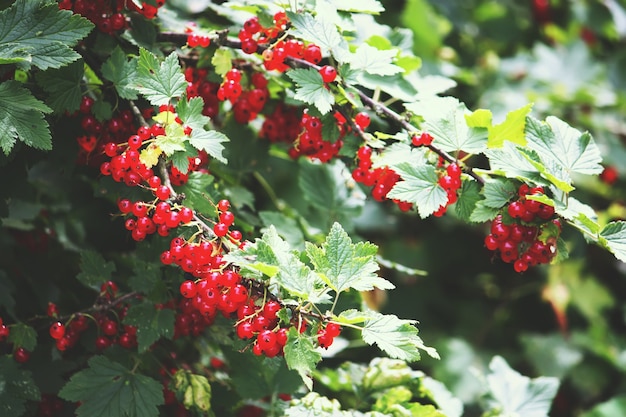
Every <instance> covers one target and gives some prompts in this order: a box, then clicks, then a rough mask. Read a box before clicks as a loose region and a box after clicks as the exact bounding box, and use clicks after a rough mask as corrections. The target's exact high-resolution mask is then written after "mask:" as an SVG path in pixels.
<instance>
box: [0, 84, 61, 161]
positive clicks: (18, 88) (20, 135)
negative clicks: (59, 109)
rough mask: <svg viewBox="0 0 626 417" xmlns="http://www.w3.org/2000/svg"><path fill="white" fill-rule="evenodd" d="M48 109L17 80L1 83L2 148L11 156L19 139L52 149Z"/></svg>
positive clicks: (38, 147)
mask: <svg viewBox="0 0 626 417" xmlns="http://www.w3.org/2000/svg"><path fill="white" fill-rule="evenodd" d="M51 111H52V109H50V108H49V107H48V106H46V105H45V104H44V103H43V102H41V101H39V100H37V99H36V98H35V97H33V95H32V94H31V93H30V91H28V90H27V89H25V88H24V87H23V86H22V84H21V83H19V82H17V81H5V82H3V83H2V84H0V148H2V151H3V152H4V154H5V155H8V154H9V152H11V149H13V146H15V143H16V141H17V139H19V140H20V141H22V142H24V143H25V144H26V145H28V146H31V147H33V148H35V149H42V150H50V149H52V136H51V135H50V129H49V127H48V122H47V121H46V120H45V119H44V115H43V114H44V113H49V112H51Z"/></svg>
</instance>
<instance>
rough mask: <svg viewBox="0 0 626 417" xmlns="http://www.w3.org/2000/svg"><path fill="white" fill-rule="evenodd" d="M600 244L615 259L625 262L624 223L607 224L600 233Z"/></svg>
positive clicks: (625, 224) (625, 229)
mask: <svg viewBox="0 0 626 417" xmlns="http://www.w3.org/2000/svg"><path fill="white" fill-rule="evenodd" d="M600 237H601V238H602V239H604V240H603V241H602V242H603V243H604V245H605V246H606V247H607V249H609V250H610V251H611V252H612V253H613V255H615V257H616V258H617V259H619V260H620V261H622V262H626V221H622V220H620V221H615V222H611V223H609V224H607V225H606V226H604V228H603V229H602V230H601V231H600Z"/></svg>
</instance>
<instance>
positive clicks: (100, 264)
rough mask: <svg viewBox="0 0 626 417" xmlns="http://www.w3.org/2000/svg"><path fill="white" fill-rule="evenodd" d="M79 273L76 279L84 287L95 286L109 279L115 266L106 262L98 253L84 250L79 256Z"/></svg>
mask: <svg viewBox="0 0 626 417" xmlns="http://www.w3.org/2000/svg"><path fill="white" fill-rule="evenodd" d="M80 271H81V272H79V273H78V275H76V278H77V279H78V280H79V281H80V282H82V283H83V284H84V285H86V286H88V287H90V286H97V285H100V284H102V283H103V282H106V281H109V280H110V279H111V274H112V273H113V272H115V264H114V263H113V262H110V261H109V262H107V261H106V260H105V259H104V258H103V257H102V255H101V254H100V253H98V252H96V251H92V250H86V251H83V252H81V254H80Z"/></svg>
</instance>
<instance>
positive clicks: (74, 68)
mask: <svg viewBox="0 0 626 417" xmlns="http://www.w3.org/2000/svg"><path fill="white" fill-rule="evenodd" d="M84 73H85V71H84V64H83V61H82V60H80V61H76V62H74V63H72V64H70V65H66V66H64V67H62V68H59V69H50V70H48V71H44V72H39V73H37V74H36V77H35V78H36V80H37V84H39V85H40V86H41V87H42V88H43V89H44V91H45V92H46V93H48V100H47V103H48V104H49V105H50V107H51V108H52V109H53V110H54V111H55V112H57V113H63V112H65V111H67V112H69V113H74V112H75V111H76V110H78V108H79V107H80V100H81V97H82V92H81V89H80V84H81V81H82V79H83V75H84Z"/></svg>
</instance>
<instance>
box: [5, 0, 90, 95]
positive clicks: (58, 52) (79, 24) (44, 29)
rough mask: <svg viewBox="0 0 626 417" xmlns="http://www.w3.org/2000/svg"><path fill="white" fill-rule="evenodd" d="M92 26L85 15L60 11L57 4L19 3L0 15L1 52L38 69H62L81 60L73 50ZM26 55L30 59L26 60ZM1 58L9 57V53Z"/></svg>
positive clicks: (36, 0)
mask: <svg viewBox="0 0 626 417" xmlns="http://www.w3.org/2000/svg"><path fill="white" fill-rule="evenodd" d="M93 27H94V26H93V24H92V23H91V22H90V21H89V20H87V19H85V18H83V17H82V16H80V15H78V14H74V13H72V12H71V11H69V10H59V7H58V5H57V4H56V3H51V2H48V1H45V0H17V1H16V2H15V3H13V5H12V6H11V7H9V8H8V9H5V10H3V11H1V12H0V50H5V48H6V49H7V50H8V51H13V53H14V54H16V56H17V57H18V58H19V59H20V61H21V62H22V63H24V64H28V63H32V65H34V66H36V67H37V68H39V69H43V70H45V69H47V68H59V67H61V66H63V65H65V64H68V63H70V62H73V61H76V60H77V59H78V58H80V55H79V54H78V53H77V52H75V51H73V50H72V49H71V48H72V46H74V45H75V44H76V42H78V41H79V40H80V39H82V38H84V37H85V36H87V34H88V33H89V32H91V29H93ZM25 52H27V53H28V54H29V58H30V60H26V59H24V58H25V56H24V53H25ZM0 57H2V58H4V59H7V58H10V56H9V55H8V54H7V52H3V53H0ZM24 66H27V65H24ZM1 95H2V94H0V96H1Z"/></svg>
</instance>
